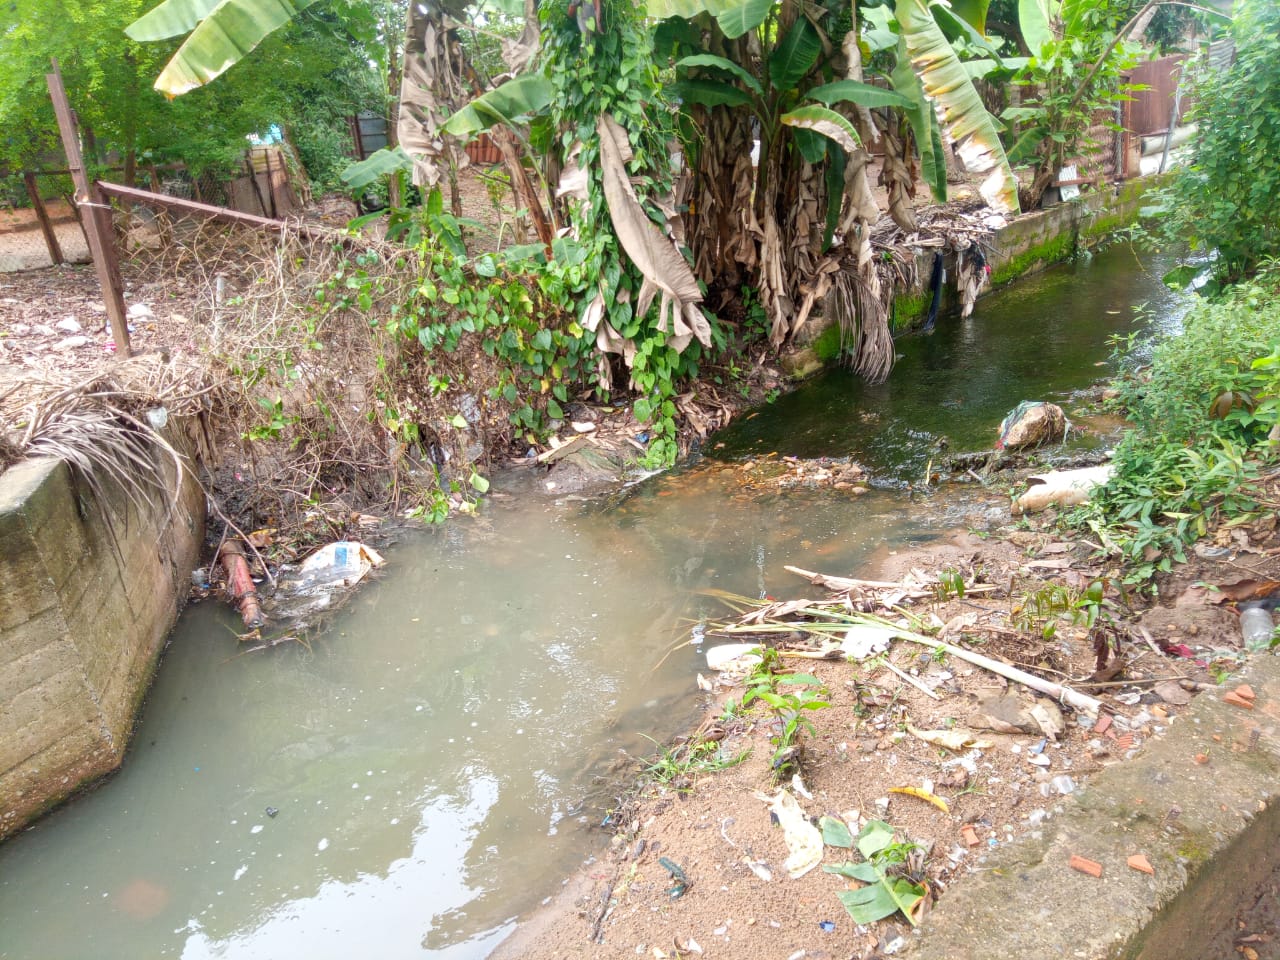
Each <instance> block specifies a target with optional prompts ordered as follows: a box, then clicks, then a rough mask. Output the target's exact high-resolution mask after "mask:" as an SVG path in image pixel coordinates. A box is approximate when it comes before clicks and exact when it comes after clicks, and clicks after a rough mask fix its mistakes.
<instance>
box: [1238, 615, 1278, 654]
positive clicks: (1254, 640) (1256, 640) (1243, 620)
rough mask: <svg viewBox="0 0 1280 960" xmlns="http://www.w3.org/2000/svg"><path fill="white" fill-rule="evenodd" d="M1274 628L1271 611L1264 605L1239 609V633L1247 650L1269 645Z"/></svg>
mask: <svg viewBox="0 0 1280 960" xmlns="http://www.w3.org/2000/svg"><path fill="white" fill-rule="evenodd" d="M1275 628H1276V627H1275V623H1274V622H1273V621H1272V619H1271V611H1270V610H1267V609H1266V608H1265V607H1245V608H1243V609H1242V610H1241V611H1240V633H1241V636H1242V637H1243V638H1244V645H1245V648H1246V649H1248V650H1255V649H1259V648H1266V647H1268V646H1270V644H1271V635H1272V634H1273V633H1274V632H1275Z"/></svg>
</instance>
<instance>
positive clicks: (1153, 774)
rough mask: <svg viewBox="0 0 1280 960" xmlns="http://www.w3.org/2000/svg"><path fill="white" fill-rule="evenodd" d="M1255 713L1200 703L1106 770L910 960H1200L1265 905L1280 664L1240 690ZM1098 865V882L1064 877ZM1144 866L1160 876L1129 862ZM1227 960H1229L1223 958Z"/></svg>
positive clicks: (1215, 700)
mask: <svg viewBox="0 0 1280 960" xmlns="http://www.w3.org/2000/svg"><path fill="white" fill-rule="evenodd" d="M1242 679H1243V680H1244V681H1246V682H1248V683H1249V684H1250V685H1251V686H1252V688H1253V690H1254V691H1255V692H1256V694H1257V700H1256V701H1255V704H1254V707H1253V709H1248V710H1246V709H1242V708H1241V707H1238V706H1233V705H1231V704H1229V703H1227V702H1225V701H1224V700H1223V695H1224V694H1225V693H1226V692H1227V691H1229V690H1232V689H1233V688H1234V687H1235V685H1236V683H1235V681H1232V682H1229V683H1228V684H1226V685H1225V686H1224V687H1222V688H1220V689H1216V690H1208V691H1205V692H1204V693H1202V694H1200V696H1198V697H1197V698H1196V700H1195V701H1194V702H1193V703H1192V705H1191V706H1190V708H1189V709H1188V711H1187V712H1186V713H1185V714H1183V715H1181V716H1180V717H1179V718H1178V719H1177V720H1176V721H1175V722H1174V723H1173V724H1172V725H1171V727H1170V729H1169V730H1168V731H1167V732H1166V734H1165V735H1164V736H1163V737H1162V738H1159V739H1156V740H1153V741H1151V742H1150V745H1149V746H1147V747H1145V748H1144V750H1143V752H1142V753H1140V754H1139V755H1138V756H1136V757H1134V758H1133V759H1129V760H1121V761H1119V762H1117V763H1115V764H1113V765H1112V766H1109V767H1107V768H1105V769H1104V770H1103V771H1102V772H1101V773H1100V774H1098V775H1096V777H1094V779H1093V781H1092V782H1091V783H1090V784H1089V785H1088V786H1087V787H1086V789H1084V790H1083V791H1082V792H1080V793H1078V794H1074V795H1072V796H1070V797H1065V798H1063V802H1062V804H1061V807H1060V809H1059V810H1058V811H1057V812H1055V813H1054V814H1053V816H1052V817H1051V818H1050V819H1049V820H1047V821H1045V822H1044V823H1042V824H1040V825H1039V826H1037V827H1035V828H1033V829H1031V830H1030V831H1029V833H1028V834H1026V835H1025V836H1024V837H1023V838H1022V839H1021V840H1019V841H1015V842H1014V843H1011V844H1008V845H1006V846H1003V847H1000V848H998V849H997V850H995V851H993V852H992V853H990V854H988V855H986V856H984V857H982V858H981V859H980V860H979V861H978V862H977V863H975V864H974V865H973V868H972V870H973V872H972V875H970V876H968V877H965V878H964V879H963V881H962V882H955V883H953V885H952V888H951V889H950V890H949V891H948V892H947V893H946V895H945V896H943V897H942V899H941V900H939V901H938V905H937V907H936V908H935V909H934V910H933V912H932V913H930V915H929V916H928V917H927V918H926V920H925V922H924V924H923V925H922V928H921V930H920V932H919V934H918V936H916V937H913V938H912V940H911V947H912V948H911V949H910V950H908V951H906V952H907V953H908V954H909V955H910V957H911V958H912V960H989V958H992V957H1070V958H1073V960H1201V958H1206V957H1219V956H1226V955H1227V952H1228V951H1229V949H1230V948H1229V945H1228V946H1227V947H1222V945H1221V944H1218V945H1217V947H1214V946H1212V945H1211V943H1210V941H1211V940H1212V938H1214V937H1215V936H1217V937H1221V935H1222V934H1223V933H1224V931H1225V932H1228V936H1229V932H1230V931H1232V930H1233V924H1234V917H1235V916H1236V915H1237V913H1238V912H1239V911H1240V910H1241V909H1242V908H1243V907H1245V906H1247V905H1249V904H1252V903H1253V902H1254V901H1255V900H1257V899H1258V897H1259V896H1260V894H1261V892H1262V891H1263V890H1265V889H1266V883H1265V881H1266V879H1267V878H1268V877H1269V876H1270V874H1271V872H1272V871H1273V870H1274V869H1275V866H1276V850H1277V843H1278V842H1280V657H1276V656H1266V655H1264V656H1260V657H1259V658H1258V659H1256V660H1255V661H1254V663H1252V664H1251V665H1250V667H1249V669H1248V670H1247V672H1246V674H1245V675H1244V677H1243V678H1242ZM1073 854H1074V855H1077V856H1080V857H1084V858H1086V859H1088V860H1092V861H1094V862H1095V863H1098V864H1101V866H1102V875H1101V876H1098V877H1094V876H1090V875H1088V874H1086V873H1080V872H1077V871H1076V870H1073V869H1071V868H1070V867H1069V866H1068V863H1069V862H1070V859H1071V857H1072V855H1073ZM1137 854H1141V855H1142V856H1144V857H1146V859H1147V860H1148V861H1149V862H1150V864H1151V866H1152V868H1153V869H1154V874H1153V875H1148V874H1147V873H1143V872H1139V871H1138V870H1135V869H1133V868H1132V867H1130V866H1129V865H1128V863H1127V861H1128V858H1129V857H1131V856H1134V855H1137ZM1219 951H1221V952H1219Z"/></svg>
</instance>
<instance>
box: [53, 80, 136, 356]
mask: <svg viewBox="0 0 1280 960" xmlns="http://www.w3.org/2000/svg"><path fill="white" fill-rule="evenodd" d="M45 82H46V83H47V84H48V85H49V96H50V98H52V100H53V112H54V113H55V114H56V115H57V117H58V132H59V133H60V134H61V135H62V148H63V150H65V151H66V153H67V166H68V167H70V168H71V178H72V180H73V181H74V182H75V185H76V195H75V203H76V206H78V207H87V208H88V209H87V211H86V212H87V214H88V216H84V217H82V218H81V224H82V225H83V226H84V232H85V237H86V238H87V239H88V241H89V252H90V253H91V254H92V255H93V268H94V270H95V271H97V274H98V283H99V285H100V286H101V287H102V299H103V301H104V302H105V303H106V306H107V320H108V321H109V323H110V324H111V336H112V337H113V338H114V339H115V342H116V352H117V353H118V354H119V355H120V356H122V357H128V356H132V355H133V350H132V348H131V347H130V345H129V321H128V319H127V316H126V313H125V307H124V284H123V283H122V282H121V280H120V264H119V262H118V261H117V260H116V247H115V241H114V240H113V239H112V236H111V216H110V214H111V208H110V207H109V206H108V205H107V201H106V198H105V197H103V195H102V193H101V192H100V191H99V190H98V188H97V187H96V186H95V185H93V184H90V183H89V177H88V175H87V174H86V173H85V169H84V159H83V158H82V157H81V155H80V140H79V137H78V136H77V135H76V122H75V119H74V118H73V117H72V116H71V104H70V103H68V102H67V91H66V90H65V89H64V88H63V86H62V72H61V71H60V70H59V69H58V61H57V59H56V58H55V59H54V60H53V72H52V73H48V74H45Z"/></svg>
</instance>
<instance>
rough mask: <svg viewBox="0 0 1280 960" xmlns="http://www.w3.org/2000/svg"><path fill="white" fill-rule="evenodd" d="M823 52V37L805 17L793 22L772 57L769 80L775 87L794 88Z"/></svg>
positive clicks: (780, 88) (779, 89)
mask: <svg viewBox="0 0 1280 960" xmlns="http://www.w3.org/2000/svg"><path fill="white" fill-rule="evenodd" d="M820 53H822V38H821V37H819V36H818V31H817V30H815V29H814V26H813V24H812V23H810V22H809V21H808V20H807V19H805V18H804V17H801V18H799V19H798V20H796V22H795V23H793V24H792V25H791V29H790V30H788V31H787V35H786V36H784V37H783V38H782V39H781V40H780V41H778V45H777V46H776V47H774V49H773V54H772V55H771V56H770V57H769V80H770V82H771V83H772V84H773V89H775V90H778V91H786V90H790V89H792V88H793V87H795V86H796V84H798V83H799V82H800V81H801V80H803V79H804V76H805V74H807V73H808V72H809V71H810V70H812V69H813V65H814V64H815V63H817V62H818V55H819V54H820Z"/></svg>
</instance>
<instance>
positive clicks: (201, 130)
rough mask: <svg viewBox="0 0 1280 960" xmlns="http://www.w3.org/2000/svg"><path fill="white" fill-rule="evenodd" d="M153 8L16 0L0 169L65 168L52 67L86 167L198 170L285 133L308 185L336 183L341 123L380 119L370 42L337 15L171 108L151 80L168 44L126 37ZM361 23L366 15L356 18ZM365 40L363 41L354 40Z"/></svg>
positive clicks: (5, 20) (11, 7)
mask: <svg viewBox="0 0 1280 960" xmlns="http://www.w3.org/2000/svg"><path fill="white" fill-rule="evenodd" d="M148 4H149V0H92V2H90V3H78V2H71V0H14V2H12V3H11V4H8V5H7V6H6V7H5V8H4V10H3V12H0V36H2V37H3V40H0V127H2V128H3V129H4V130H5V131H6V135H5V137H4V138H3V139H0V165H3V166H5V167H7V168H8V169H9V170H11V171H18V170H22V169H38V168H40V167H42V166H44V167H49V166H55V167H61V166H63V165H64V164H63V163H62V161H61V159H60V155H61V148H60V146H59V143H58V135H57V124H56V122H55V119H54V115H53V108H52V106H51V104H50V101H49V92H48V88H47V87H46V85H45V74H46V73H47V72H48V71H49V69H50V58H52V57H56V58H57V59H58V61H59V64H60V66H61V70H62V75H63V80H64V83H65V85H66V87H67V92H68V96H69V98H70V100H71V103H72V106H73V107H74V108H75V110H76V112H77V114H78V115H79V118H80V122H81V126H82V129H83V130H84V132H85V134H86V144H85V146H86V148H87V149H86V153H87V157H86V159H87V160H88V161H89V162H90V163H97V164H105V163H106V162H108V160H109V159H111V160H112V161H113V162H117V161H119V160H125V159H127V158H128V156H129V154H133V155H134V156H135V157H136V158H137V159H138V160H139V162H143V161H147V160H150V161H154V162H164V161H168V160H182V161H184V162H186V163H187V164H188V166H189V167H191V168H192V169H194V170H202V169H205V168H208V167H217V166H218V165H220V164H223V163H226V162H228V161H230V160H232V159H234V158H235V157H236V155H237V154H238V153H239V152H240V151H242V150H243V149H244V147H245V145H246V144H245V140H244V137H245V136H246V135H247V134H250V133H254V132H262V131H264V130H265V129H266V128H267V127H268V126H269V125H270V124H272V123H278V124H280V125H282V126H283V127H285V128H286V129H287V130H288V131H289V134H290V136H291V138H292V139H293V141H294V143H295V144H296V146H297V147H298V150H299V153H300V154H301V155H302V158H303V162H304V164H305V165H306V166H307V168H308V170H309V172H311V174H312V176H313V178H317V179H319V180H320V181H321V182H322V183H327V182H329V181H331V180H332V179H334V178H336V173H337V170H339V169H341V167H342V165H343V164H345V162H346V161H345V159H344V158H343V155H344V154H345V153H347V151H348V150H349V138H348V134H347V127H346V119H345V118H346V117H347V116H348V115H349V114H351V113H354V112H356V111H358V110H368V109H372V110H376V111H379V112H381V111H382V110H384V109H385V106H386V85H385V81H383V80H382V79H381V77H380V75H379V74H378V72H377V71H375V70H373V69H371V68H370V66H369V61H370V59H372V58H373V57H374V56H377V57H378V59H383V58H382V56H381V55H379V53H378V40H377V37H376V34H375V33H374V32H373V31H372V30H371V29H367V28H366V25H365V24H364V23H362V22H360V21H355V22H352V21H347V20H344V19H342V18H341V17H340V16H339V14H338V12H337V11H336V10H335V9H334V8H327V9H325V10H324V11H322V12H316V13H310V14H304V15H302V16H301V17H299V18H298V19H297V20H296V21H295V22H293V23H292V24H290V25H289V26H288V27H287V28H285V29H283V30H280V31H279V32H277V33H276V34H275V35H273V36H271V37H270V38H268V40H267V41H266V42H265V43H264V44H263V46H262V47H261V48H260V50H259V51H258V54H259V56H260V63H259V66H258V69H257V70H255V71H254V72H253V73H247V72H246V73H244V74H241V75H234V76H229V77H227V78H226V81H225V82H224V83H221V84H215V85H214V86H211V87H206V88H202V89H201V90H198V91H195V92H193V93H192V94H191V95H190V96H187V97H183V98H180V99H178V100H174V101H169V100H167V99H166V98H165V97H164V96H163V95H162V94H160V93H158V92H156V91H155V90H154V89H152V82H153V81H154V79H155V77H156V75H157V73H158V72H159V71H160V69H161V67H162V66H163V64H164V62H165V60H166V59H167V57H168V56H169V55H170V54H171V53H172V51H173V46H174V45H173V43H171V42H170V43H138V42H135V41H133V40H130V39H129V38H128V37H126V36H125V34H124V28H125V27H126V26H127V25H128V24H129V23H130V22H132V21H133V20H135V19H136V18H137V17H138V16H139V15H140V14H142V13H143V12H144V11H145V9H146V7H147V6H148ZM362 6H363V5H362ZM360 16H361V17H366V16H368V14H366V12H365V11H364V10H363V9H362V10H361V11H360ZM356 31H360V32H361V33H362V34H363V36H364V38H365V39H363V40H361V39H358V38H356V37H355V36H354V34H355V32H356Z"/></svg>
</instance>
